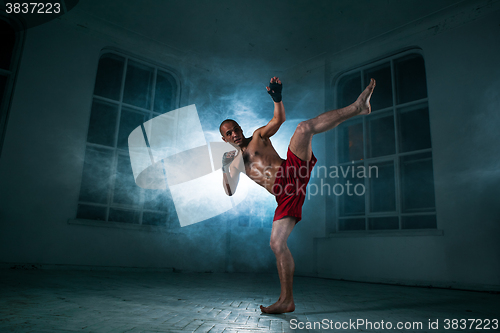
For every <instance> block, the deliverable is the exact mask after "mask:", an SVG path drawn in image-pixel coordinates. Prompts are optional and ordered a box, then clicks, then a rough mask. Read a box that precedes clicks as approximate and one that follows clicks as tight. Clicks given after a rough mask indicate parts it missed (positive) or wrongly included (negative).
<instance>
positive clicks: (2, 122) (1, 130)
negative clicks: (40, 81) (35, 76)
mask: <svg viewBox="0 0 500 333" xmlns="http://www.w3.org/2000/svg"><path fill="white" fill-rule="evenodd" d="M0 20H2V21H4V22H6V23H7V24H9V25H11V26H12V27H13V28H14V30H15V31H16V34H15V35H16V41H15V44H14V48H13V51H12V54H11V64H10V68H9V70H5V69H1V68H0V74H2V75H6V76H7V77H8V79H7V84H6V85H5V90H4V92H3V93H4V96H3V98H2V99H3V101H2V103H1V105H0V158H1V157H2V151H3V144H4V140H5V134H6V132H7V125H8V121H9V115H10V109H11V105H12V99H13V96H14V90H15V85H16V81H17V73H18V70H19V65H20V63H21V55H22V53H23V49H24V41H25V39H26V38H25V35H26V30H25V25H24V24H23V23H22V22H21V21H19V20H17V19H15V18H14V17H11V16H6V15H4V14H1V13H0ZM0 93H2V92H0Z"/></svg>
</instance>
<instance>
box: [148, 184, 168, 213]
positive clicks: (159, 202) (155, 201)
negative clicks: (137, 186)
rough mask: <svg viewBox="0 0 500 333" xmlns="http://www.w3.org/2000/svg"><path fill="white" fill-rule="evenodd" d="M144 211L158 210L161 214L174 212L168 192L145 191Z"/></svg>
mask: <svg viewBox="0 0 500 333" xmlns="http://www.w3.org/2000/svg"><path fill="white" fill-rule="evenodd" d="M144 194H145V197H146V198H145V200H144V209H149V210H160V211H163V212H168V211H174V210H175V207H174V205H173V200H172V197H171V195H170V191H169V190H168V189H166V190H147V191H145V193H144Z"/></svg>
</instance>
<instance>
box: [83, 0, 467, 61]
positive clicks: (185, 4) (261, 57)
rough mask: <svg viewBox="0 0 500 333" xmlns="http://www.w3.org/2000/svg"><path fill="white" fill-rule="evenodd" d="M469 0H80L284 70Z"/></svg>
mask: <svg viewBox="0 0 500 333" xmlns="http://www.w3.org/2000/svg"><path fill="white" fill-rule="evenodd" d="M463 2H471V1H469V0H465V1H456V0H439V1H436V0H404V1H401V0H356V1H355V0H335V1H334V0H307V1H306V0H303V1H292V0H289V1H285V0H276V1H263V0H253V1H241V0H240V1H229V0H211V1H209V0H198V1H195V0H177V1H170V0H163V1H162V0H144V1H136V0H133V1H123V0H81V1H79V3H78V5H77V6H76V8H75V9H76V12H80V13H81V14H85V15H91V16H94V17H98V18H99V19H102V20H104V21H107V22H108V23H110V24H112V25H115V26H119V27H121V28H124V29H126V30H129V31H133V32H135V33H138V34H140V35H143V36H147V38H150V39H152V40H155V41H157V42H159V43H161V44H164V45H168V46H170V47H173V48H175V49H178V50H181V51H183V52H186V53H189V54H194V55H196V56H197V57H200V58H202V59H207V60H209V59H210V60H214V61H220V62H226V61H232V62H234V61H236V62H238V63H241V64H245V63H247V64H249V65H255V64H256V61H258V62H259V63H262V64H263V65H265V66H269V67H273V68H274V69H278V70H283V69H286V68H289V67H290V66H293V65H296V64H298V63H301V62H303V61H305V60H308V59H310V58H312V57H315V56H317V55H319V54H322V53H324V52H336V51H340V50H342V49H345V48H348V47H350V46H352V45H356V44H359V43H362V42H364V41H366V40H369V39H371V38H374V37H376V36H379V35H381V34H383V33H386V32H388V31H391V30H393V29H396V28H398V27H401V26H404V25H406V24H408V23H410V22H412V21H415V20H418V19H421V18H423V17H426V16H428V15H431V14H433V13H436V12H438V11H442V10H446V8H449V7H450V6H454V5H455V6H456V5H457V4H459V3H463Z"/></svg>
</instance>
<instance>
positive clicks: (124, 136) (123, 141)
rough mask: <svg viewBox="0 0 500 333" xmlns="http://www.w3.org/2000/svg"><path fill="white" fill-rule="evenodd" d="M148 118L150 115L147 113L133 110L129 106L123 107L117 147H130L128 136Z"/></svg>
mask: <svg viewBox="0 0 500 333" xmlns="http://www.w3.org/2000/svg"><path fill="white" fill-rule="evenodd" d="M148 119H149V116H148V115H147V114H146V113H142V112H137V111H133V110H132V109H128V108H122V113H121V116H120V128H119V130H118V143H117V147H118V148H122V149H128V136H129V135H130V133H132V131H133V130H134V129H136V128H137V127H138V126H141V125H142V124H143V123H144V122H145V121H146V120H148Z"/></svg>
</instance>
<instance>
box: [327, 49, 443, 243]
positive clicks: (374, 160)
mask: <svg viewBox="0 0 500 333" xmlns="http://www.w3.org/2000/svg"><path fill="white" fill-rule="evenodd" d="M412 54H417V55H419V56H421V57H422V59H423V60H424V64H425V58H424V55H423V52H422V50H421V49H418V48H410V49H406V50H403V51H400V52H396V53H393V54H391V55H388V56H384V57H382V58H379V59H377V60H375V61H371V62H367V63H364V64H362V65H360V66H356V67H355V68H351V69H349V70H347V71H344V72H342V73H340V74H339V75H337V76H336V77H335V78H333V80H332V84H331V87H332V88H333V102H334V103H333V104H334V106H335V108H337V109H338V108H340V107H342V105H339V103H340V100H341V98H340V96H339V83H340V82H341V80H342V79H343V78H344V77H346V76H348V75H352V74H354V73H359V75H360V76H361V91H363V89H364V88H365V87H366V86H367V85H368V82H364V80H365V71H366V70H370V69H373V68H377V67H379V66H382V65H383V64H385V63H387V62H389V64H390V70H391V84H392V86H391V89H392V90H391V92H392V105H391V106H389V107H385V108H381V109H378V110H376V111H372V113H371V114H370V115H365V116H362V118H361V120H360V119H358V117H356V118H355V119H349V120H347V121H346V122H345V123H343V125H344V124H349V122H353V123H355V122H356V121H361V122H362V124H363V158H362V160H356V161H345V162H340V161H341V154H342V152H341V149H339V145H340V143H341V133H340V130H339V127H337V128H336V129H335V131H334V133H333V137H334V140H335V142H336V144H335V152H334V156H333V162H334V163H333V164H334V165H335V166H337V167H340V166H344V167H345V166H348V165H351V166H354V165H363V166H364V167H365V170H369V166H370V165H373V164H380V163H385V162H392V163H393V165H394V181H395V197H396V203H395V205H396V207H395V211H390V212H389V211H387V212H371V211H370V208H371V207H370V204H371V203H370V201H371V193H370V190H371V186H370V184H369V182H370V180H371V179H370V178H368V177H366V178H364V179H363V184H364V186H365V189H366V192H365V193H364V201H365V205H364V213H363V214H361V215H355V214H352V215H342V214H341V211H343V207H341V205H342V203H341V199H340V196H335V199H334V200H333V203H334V205H335V207H336V209H335V213H334V214H327V215H333V216H334V223H333V225H329V226H327V229H329V230H330V231H331V232H334V233H342V234H343V233H345V234H349V233H362V234H369V233H380V232H381V233H395V232H410V233H414V234H419V233H420V232H422V231H431V232H432V231H435V230H436V229H438V227H439V223H438V220H437V207H436V201H435V197H434V207H433V209H432V210H429V209H427V210H421V211H420V212H417V211H414V212H403V211H402V205H403V198H402V184H403V181H402V178H403V176H402V174H401V173H402V168H401V163H400V160H401V158H402V157H404V156H409V155H419V154H424V153H429V154H431V161H433V157H432V133H430V143H431V146H430V148H425V149H419V150H413V151H408V152H400V143H401V141H400V140H401V138H400V130H401V128H400V127H401V125H400V123H399V120H400V119H399V113H400V112H401V110H404V109H406V108H409V107H413V106H423V107H427V110H428V113H429V114H430V109H429V96H428V93H427V95H426V97H425V98H421V99H418V100H414V101H411V102H406V103H401V104H397V90H396V71H395V61H396V60H398V59H401V58H404V57H406V56H409V55H412ZM425 70H426V75H425V80H426V81H425V82H426V83H427V68H426V67H425ZM375 91H376V88H375ZM389 112H391V113H392V116H393V117H394V132H395V133H394V140H395V146H394V148H395V153H394V154H390V155H383V156H377V157H368V153H369V152H368V149H369V146H368V143H369V138H368V137H367V135H368V134H369V133H368V128H367V127H368V121H369V119H371V118H373V119H376V118H377V117H380V116H381V115H383V114H386V113H387V114H388V113H389ZM429 118H430V117H429ZM430 123H431V121H430V119H429V128H430V125H431V124H430ZM432 171H433V173H434V165H432ZM334 182H335V183H339V182H340V179H337V180H336V181H334ZM433 190H434V194H435V180H434V179H433ZM343 195H345V194H343ZM329 202H330V203H332V200H331V199H327V201H326V203H327V206H328V203H329ZM429 215H431V216H435V217H436V227H435V228H418V229H409V228H403V217H406V216H429ZM376 217H397V218H398V229H387V230H381V229H370V228H369V223H370V219H371V218H376ZM350 219H352V220H354V219H364V220H365V228H364V229H363V230H341V229H340V224H341V221H342V220H345V221H347V220H350Z"/></svg>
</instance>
